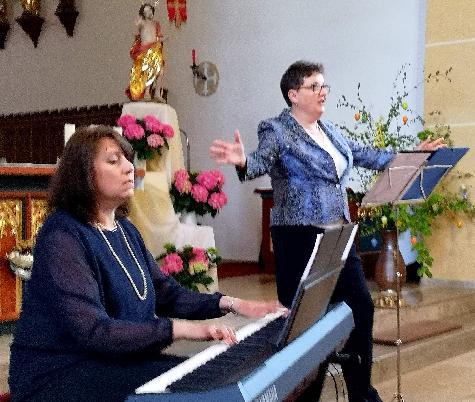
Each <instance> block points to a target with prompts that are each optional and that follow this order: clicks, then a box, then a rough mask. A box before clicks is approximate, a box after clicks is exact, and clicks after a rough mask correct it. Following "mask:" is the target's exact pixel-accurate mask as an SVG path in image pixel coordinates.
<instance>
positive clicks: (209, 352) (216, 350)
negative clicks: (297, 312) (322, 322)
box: [135, 309, 285, 394]
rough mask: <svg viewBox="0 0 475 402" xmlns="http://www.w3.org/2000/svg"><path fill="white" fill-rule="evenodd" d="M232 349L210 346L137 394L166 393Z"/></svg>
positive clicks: (250, 329)
mask: <svg viewBox="0 0 475 402" xmlns="http://www.w3.org/2000/svg"><path fill="white" fill-rule="evenodd" d="M284 311H285V310H283V309H282V310H279V311H277V312H275V313H270V314H267V315H266V316H265V317H262V318H260V319H258V320H256V321H254V322H252V323H250V324H248V325H245V326H244V327H242V328H240V329H239V330H238V331H236V339H237V341H238V342H240V341H242V340H243V339H245V338H247V337H248V336H250V335H252V334H253V333H254V332H256V331H258V330H259V329H261V328H262V327H264V326H265V325H267V324H268V323H269V322H271V321H273V320H275V319H277V318H278V317H280V316H281V315H282V314H283V313H284ZM229 348H230V345H227V344H225V343H219V344H217V345H213V346H210V347H209V348H206V349H205V350H203V351H202V352H199V353H197V354H196V355H194V356H192V357H190V358H189V359H187V360H185V361H184V362H183V363H180V364H178V365H177V366H175V367H173V368H172V369H170V370H168V371H167V372H166V373H163V374H162V375H159V376H158V377H155V378H154V379H153V380H150V381H149V382H147V383H145V384H144V385H142V386H140V387H139V388H137V389H136V390H135V393H137V394H151V393H160V392H166V391H167V388H168V386H169V385H170V384H173V383H174V382H175V381H178V380H179V379H181V378H182V377H184V376H185V375H187V374H189V373H191V372H192V371H194V370H195V369H196V368H198V367H200V366H202V365H203V364H205V363H206V362H208V361H210V360H212V359H214V358H215V357H216V356H218V355H219V354H221V353H223V352H224V351H226V350H227V349H229Z"/></svg>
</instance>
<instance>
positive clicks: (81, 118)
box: [0, 103, 122, 164]
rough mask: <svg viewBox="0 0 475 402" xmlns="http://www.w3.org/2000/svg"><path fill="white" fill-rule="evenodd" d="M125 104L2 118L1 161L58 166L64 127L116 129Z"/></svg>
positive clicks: (0, 129) (0, 134) (20, 114)
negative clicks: (111, 127)
mask: <svg viewBox="0 0 475 402" xmlns="http://www.w3.org/2000/svg"><path fill="white" fill-rule="evenodd" d="M121 111H122V104H119V103H115V104H111V105H98V106H84V107H77V108H69V109H60V110H46V111H39V112H31V113H17V114H10V115H0V157H2V158H5V159H6V161H7V162H10V163H26V162H28V163H34V164H42V163H49V164H54V163H56V161H57V159H58V157H59V156H60V155H61V153H62V152H63V147H64V125H65V124H66V123H72V124H75V125H76V126H88V125H90V124H106V125H110V126H114V125H115V122H116V121H117V118H118V117H119V116H120V113H121Z"/></svg>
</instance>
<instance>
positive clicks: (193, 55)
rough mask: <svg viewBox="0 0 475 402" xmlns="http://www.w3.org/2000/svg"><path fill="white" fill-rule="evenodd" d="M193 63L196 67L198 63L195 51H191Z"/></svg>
mask: <svg viewBox="0 0 475 402" xmlns="http://www.w3.org/2000/svg"><path fill="white" fill-rule="evenodd" d="M191 61H192V62H193V65H195V64H196V63H195V61H196V52H195V49H191Z"/></svg>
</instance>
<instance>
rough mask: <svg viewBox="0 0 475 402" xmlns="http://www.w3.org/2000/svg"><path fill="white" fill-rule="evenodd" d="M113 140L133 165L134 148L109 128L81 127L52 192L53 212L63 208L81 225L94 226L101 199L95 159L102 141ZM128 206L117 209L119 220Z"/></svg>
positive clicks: (66, 152)
mask: <svg viewBox="0 0 475 402" xmlns="http://www.w3.org/2000/svg"><path fill="white" fill-rule="evenodd" d="M103 138H111V139H113V140H114V141H115V142H116V143H117V144H118V145H119V146H120V148H121V149H122V151H123V152H124V155H125V157H126V158H127V159H128V160H129V161H131V162H132V161H133V157H134V152H133V149H132V147H131V145H130V144H129V143H128V142H127V141H126V140H125V139H124V137H122V135H120V134H119V133H117V132H116V131H115V130H114V129H113V128H112V127H109V126H89V127H81V128H79V129H77V130H76V132H75V133H74V134H73V135H72V136H71V138H70V139H69V141H68V142H67V144H66V146H65V148H64V151H63V154H62V155H61V158H60V160H59V162H58V166H57V169H56V171H55V173H54V175H53V177H52V178H51V182H50V185H49V190H48V193H49V194H48V204H49V205H48V206H49V209H50V210H53V209H56V208H61V209H63V210H65V211H67V212H69V213H70V214H71V215H73V216H74V217H76V218H77V219H78V220H80V221H81V222H84V223H87V222H93V221H95V220H96V214H97V206H98V205H97V195H96V187H95V180H94V179H95V176H94V158H95V157H96V155H97V152H98V146H99V142H100V140H102V139H103ZM127 213H128V208H127V204H126V203H125V204H124V205H122V206H120V207H119V208H118V209H117V215H118V216H126V215H127Z"/></svg>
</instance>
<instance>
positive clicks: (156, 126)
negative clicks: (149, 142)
mask: <svg viewBox="0 0 475 402" xmlns="http://www.w3.org/2000/svg"><path fill="white" fill-rule="evenodd" d="M142 120H143V122H144V124H145V129H146V130H147V131H151V132H152V133H159V132H160V131H161V130H162V123H160V121H159V120H158V119H157V118H156V117H155V116H151V115H147V116H144V118H143V119H142Z"/></svg>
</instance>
